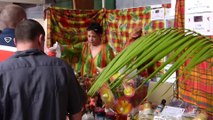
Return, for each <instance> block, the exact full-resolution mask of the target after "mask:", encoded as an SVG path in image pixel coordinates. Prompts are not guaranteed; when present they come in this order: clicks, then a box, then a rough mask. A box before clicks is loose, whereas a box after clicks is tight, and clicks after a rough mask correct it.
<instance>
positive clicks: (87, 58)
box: [75, 42, 114, 77]
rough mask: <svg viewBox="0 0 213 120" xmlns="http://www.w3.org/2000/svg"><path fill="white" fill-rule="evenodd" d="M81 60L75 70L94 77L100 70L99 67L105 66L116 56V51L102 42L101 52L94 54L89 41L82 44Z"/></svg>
mask: <svg viewBox="0 0 213 120" xmlns="http://www.w3.org/2000/svg"><path fill="white" fill-rule="evenodd" d="M82 45H83V47H82V53H81V55H80V60H79V62H78V64H76V66H75V70H76V72H78V73H81V75H83V76H85V75H86V76H88V77H92V76H95V75H96V74H97V72H99V71H98V70H97V67H99V68H104V67H106V65H107V64H108V63H109V62H110V61H111V60H112V59H113V58H114V52H113V50H112V48H111V47H110V46H109V45H108V44H102V46H101V50H100V52H99V53H98V54H97V55H96V56H94V57H93V56H92V53H91V50H90V46H89V44H88V43H87V42H85V43H84V44H82Z"/></svg>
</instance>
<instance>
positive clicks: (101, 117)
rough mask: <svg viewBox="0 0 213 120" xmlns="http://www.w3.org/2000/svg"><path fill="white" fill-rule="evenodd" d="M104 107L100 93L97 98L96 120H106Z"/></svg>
mask: <svg viewBox="0 0 213 120" xmlns="http://www.w3.org/2000/svg"><path fill="white" fill-rule="evenodd" d="M102 106H103V102H102V100H101V96H100V94H99V93H98V94H97V96H96V106H95V120H105V111H104V108H103V107H102Z"/></svg>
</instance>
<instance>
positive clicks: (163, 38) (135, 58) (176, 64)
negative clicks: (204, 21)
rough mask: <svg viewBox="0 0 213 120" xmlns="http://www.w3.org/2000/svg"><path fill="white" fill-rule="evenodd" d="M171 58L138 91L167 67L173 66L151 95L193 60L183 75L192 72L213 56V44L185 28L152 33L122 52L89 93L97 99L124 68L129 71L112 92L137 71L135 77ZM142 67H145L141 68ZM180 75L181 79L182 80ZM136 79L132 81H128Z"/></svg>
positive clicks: (118, 80)
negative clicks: (165, 58)
mask: <svg viewBox="0 0 213 120" xmlns="http://www.w3.org/2000/svg"><path fill="white" fill-rule="evenodd" d="M167 55H170V56H169V58H168V59H167V60H166V61H165V62H164V63H163V64H161V65H160V66H159V67H157V68H156V69H155V71H154V72H153V73H152V74H150V75H149V76H148V77H147V78H146V79H145V81H144V82H143V83H141V84H140V86H139V87H138V88H137V89H138V90H139V89H140V88H141V87H142V86H143V84H144V83H145V82H147V81H149V80H150V78H152V77H154V76H156V75H157V74H159V72H160V71H161V70H162V69H164V67H165V66H166V65H167V64H171V63H172V64H173V65H172V66H171V67H170V69H169V70H168V71H166V73H165V74H163V75H162V77H161V79H160V80H159V82H158V83H157V85H156V86H155V87H154V89H153V90H151V91H150V92H149V93H148V95H150V94H152V92H153V91H154V90H155V89H156V88H157V87H158V86H159V85H160V84H161V83H164V82H165V81H166V80H167V79H168V78H169V77H170V76H171V75H172V74H173V73H174V72H176V71H177V70H178V69H179V68H180V67H181V66H183V65H184V63H185V62H186V61H188V60H190V62H189V64H188V65H187V66H185V67H184V68H183V72H182V73H180V74H179V75H180V76H181V75H182V74H183V73H184V72H185V71H187V72H190V71H191V70H192V69H193V68H194V67H195V66H196V65H198V64H200V63H201V62H203V61H205V60H207V59H209V58H212V57H213V41H211V39H209V38H207V37H204V36H202V35H200V34H198V33H196V32H193V31H191V30H183V29H174V28H168V29H161V30H158V31H155V32H152V33H150V34H148V35H146V36H142V37H140V38H138V39H137V40H136V41H135V42H134V43H132V44H131V45H129V46H128V47H127V48H125V49H124V50H123V51H122V52H120V53H119V54H118V55H117V56H116V57H115V58H114V59H113V60H112V61H111V62H110V63H109V64H108V65H107V67H106V68H105V69H104V71H103V72H102V73H101V74H100V75H99V76H98V78H97V79H96V81H95V82H94V83H93V85H92V87H91V88H90V90H89V91H88V95H90V96H93V95H94V94H95V93H96V92H97V91H98V90H99V89H100V88H101V87H102V86H103V84H104V83H106V82H107V81H108V80H109V79H110V78H111V77H112V76H113V75H115V74H116V73H118V72H119V71H120V70H121V69H122V68H123V67H126V69H125V70H124V71H123V72H122V73H121V74H120V75H119V76H118V77H117V79H116V80H114V81H113V82H111V83H110V88H111V89H116V88H117V87H119V86H120V85H122V82H123V80H124V79H126V76H128V75H129V74H130V73H132V71H134V70H136V69H137V72H136V74H135V75H133V77H134V76H136V75H137V74H139V73H140V72H141V71H143V70H145V69H147V68H149V67H150V66H152V65H153V64H155V63H156V62H158V61H160V60H161V59H163V58H164V57H166V56H167ZM141 66H142V67H141ZM180 76H178V77H177V78H179V77H180ZM128 79H132V78H128ZM148 95H147V96H148Z"/></svg>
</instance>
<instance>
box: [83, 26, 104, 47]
mask: <svg viewBox="0 0 213 120" xmlns="http://www.w3.org/2000/svg"><path fill="white" fill-rule="evenodd" d="M102 33H103V28H102V26H100V24H99V23H95V22H93V23H91V24H90V25H89V27H88V28H87V39H88V42H89V43H91V44H92V45H93V46H98V45H100V44H101V42H102V41H101V37H102Z"/></svg>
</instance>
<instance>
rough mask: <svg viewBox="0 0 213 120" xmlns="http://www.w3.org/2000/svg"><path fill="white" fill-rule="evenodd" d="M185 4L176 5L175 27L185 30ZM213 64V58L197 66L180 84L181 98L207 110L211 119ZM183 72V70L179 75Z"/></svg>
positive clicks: (181, 79)
mask: <svg viewBox="0 0 213 120" xmlns="http://www.w3.org/2000/svg"><path fill="white" fill-rule="evenodd" d="M184 2H185V0H177V3H176V16H175V27H178V28H184V6H185V4H184ZM209 37H211V38H212V37H213V36H209ZM212 63H213V58H211V59H208V60H206V61H205V62H203V63H201V64H200V65H198V66H196V67H195V68H194V69H193V71H192V73H191V74H190V75H189V74H187V73H184V76H183V77H181V78H180V80H179V82H178V90H179V91H178V96H179V98H181V99H183V100H184V101H186V102H189V103H192V104H195V105H198V106H199V107H200V108H203V109H205V110H206V111H207V112H208V113H209V115H210V117H212V116H213V67H211V68H210V65H211V64H212ZM186 64H187V63H186ZM183 67H184V66H183ZM181 71H182V69H180V71H179V73H181Z"/></svg>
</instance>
